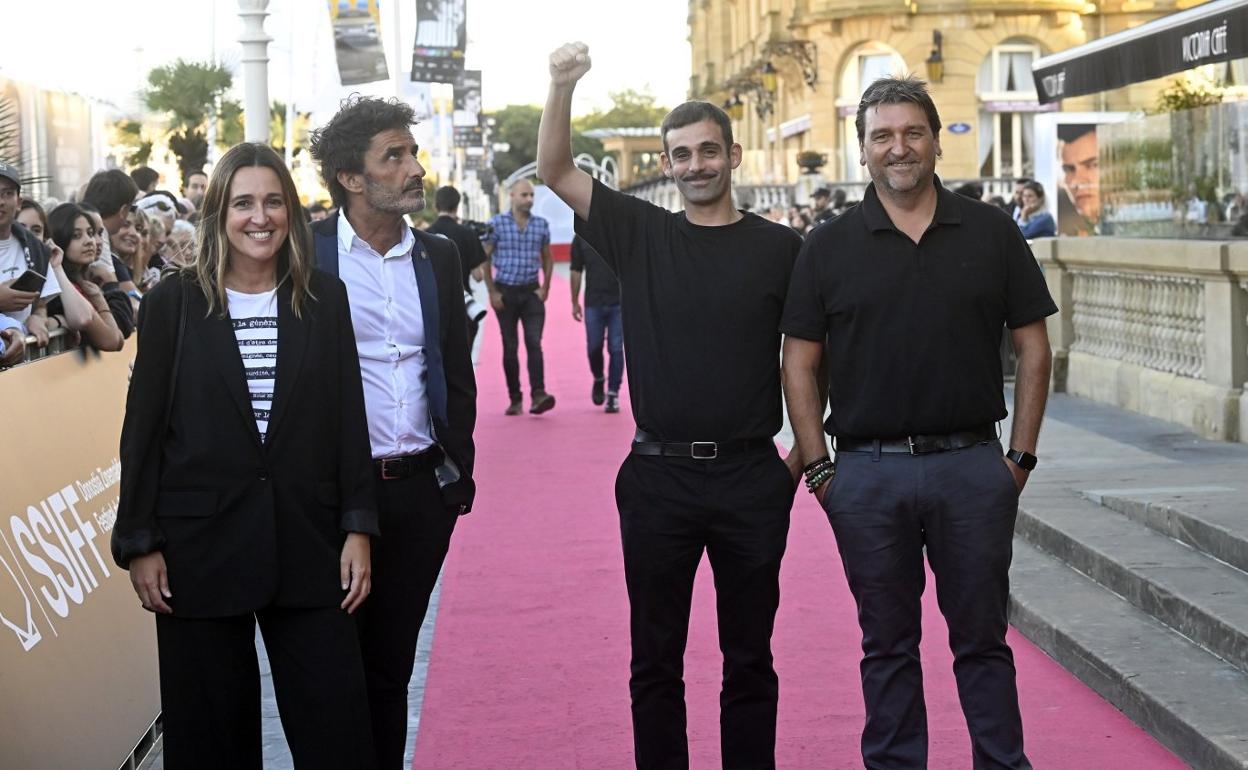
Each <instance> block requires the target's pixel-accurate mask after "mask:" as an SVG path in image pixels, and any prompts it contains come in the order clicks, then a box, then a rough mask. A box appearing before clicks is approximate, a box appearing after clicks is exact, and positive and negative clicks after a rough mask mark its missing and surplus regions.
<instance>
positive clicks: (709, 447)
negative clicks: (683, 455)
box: [689, 441, 719, 460]
mask: <svg viewBox="0 0 1248 770" xmlns="http://www.w3.org/2000/svg"><path fill="white" fill-rule="evenodd" d="M699 448H701V449H702V450H705V451H709V452H710V454H699V453H698V452H699ZM689 456H690V457H692V458H693V459H695V460H714V459H715V458H716V457H719V444H716V443H715V442H714V441H692V442H690V443H689Z"/></svg>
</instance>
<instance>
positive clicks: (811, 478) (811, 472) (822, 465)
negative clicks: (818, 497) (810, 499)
mask: <svg viewBox="0 0 1248 770" xmlns="http://www.w3.org/2000/svg"><path fill="white" fill-rule="evenodd" d="M803 475H804V476H805V477H806V491H808V492H810V493H811V494H814V493H815V490H817V489H818V488H819V487H821V486H823V483H824V482H825V481H829V480H830V479H831V478H832V477H833V476H835V475H836V463H834V462H832V460H831V458H828V457H823V458H820V459H818V460H815V461H814V462H813V463H811V464H810V465H807V466H806V468H805V470H804V471H803Z"/></svg>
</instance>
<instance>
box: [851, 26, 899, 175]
mask: <svg viewBox="0 0 1248 770" xmlns="http://www.w3.org/2000/svg"><path fill="white" fill-rule="evenodd" d="M905 74H906V62H905V60H904V59H902V58H901V54H899V53H897V52H896V51H894V50H893V49H892V48H889V47H888V46H886V45H884V44H883V43H864V44H863V45H861V46H859V47H858V48H857V49H855V50H854V52H853V53H851V54H850V55H849V57H848V58H846V60H845V68H844V69H843V70H841V90H840V98H838V99H837V100H836V107H837V114H838V115H840V116H841V151H840V152H839V153H838V155H840V158H839V162H840V171H841V176H840V178H841V179H843V180H845V181H855V182H861V181H866V180H867V179H869V175H868V174H867V170H866V169H865V168H863V167H862V166H861V165H860V164H859V163H858V156H859V154H860V153H859V151H858V129H857V127H856V126H855V125H854V120H855V118H856V117H857V113H858V102H859V100H860V99H861V98H862V92H863V91H865V90H867V86H869V85H871V84H872V83H874V82H875V81H876V80H878V79H880V78H884V77H903V76H905Z"/></svg>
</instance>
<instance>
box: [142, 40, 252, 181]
mask: <svg viewBox="0 0 1248 770" xmlns="http://www.w3.org/2000/svg"><path fill="white" fill-rule="evenodd" d="M147 83H148V87H147V90H146V91H145V92H144V94H143V101H144V103H145V104H146V105H147V107H148V109H150V110H153V111H155V112H163V113H165V114H166V115H168V117H169V128H170V131H171V133H170V136H169V149H171V150H173V153H174V154H175V155H177V156H178V166H179V167H180V168H181V169H182V173H183V176H185V174H186V172H187V170H198V169H200V168H202V167H203V166H204V165H205V164H206V163H207V162H208V142H207V140H206V139H205V138H204V134H205V129H206V127H207V124H208V117H209V115H211V114H212V113H213V107H214V105H215V104H216V103H217V100H218V99H219V98H220V97H221V96H223V95H224V94H225V93H226V92H227V91H229V89H230V86H231V85H233V83H234V78H233V76H232V75H231V74H230V71H229V70H227V69H226V68H225V67H223V66H222V65H220V64H214V63H210V62H191V61H186V60H185V59H178V60H177V61H175V62H173V63H172V64H167V65H165V66H163V67H157V68H156V69H154V70H152V71H151V72H150V73H148V76H147ZM183 181H184V182H185V179H183Z"/></svg>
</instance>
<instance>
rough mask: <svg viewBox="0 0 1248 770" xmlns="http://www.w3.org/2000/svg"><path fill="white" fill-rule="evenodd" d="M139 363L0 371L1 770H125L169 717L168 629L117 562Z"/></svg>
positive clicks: (75, 358) (122, 356)
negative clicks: (129, 414) (133, 382)
mask: <svg viewBox="0 0 1248 770" xmlns="http://www.w3.org/2000/svg"><path fill="white" fill-rule="evenodd" d="M134 344H135V343H134V340H133V339H132V340H131V341H130V343H129V344H128V345H127V351H129V354H127V353H105V354H103V356H94V357H88V358H85V359H84V357H83V356H82V355H80V354H78V353H64V354H61V355H57V356H53V357H51V358H47V359H44V360H41V361H36V362H34V363H31V364H26V365H24V366H21V367H18V368H16V369H12V370H10V371H6V372H3V373H0V403H5V404H18V405H24V408H15V409H9V410H7V411H6V412H5V435H6V436H7V437H8V438H9V440H7V441H5V442H4V444H3V448H2V449H0V458H3V460H4V462H3V465H4V467H5V468H7V469H9V471H8V472H7V473H6V474H5V478H4V485H3V487H2V491H0V682H3V683H4V684H3V689H2V692H3V696H0V767H5V768H10V767H12V768H18V767H32V768H33V767H101V768H111V767H120V766H121V765H122V764H123V762H124V761H125V760H127V758H128V757H129V756H130V754H131V752H133V750H134V748H135V746H136V745H137V744H138V742H139V741H140V739H141V738H142V737H143V736H144V734H145V733H146V732H147V730H148V728H149V727H150V726H151V725H152V722H153V721H155V719H156V717H157V716H158V715H159V714H160V690H159V684H158V669H157V661H156V624H155V622H154V620H153V618H152V615H151V614H150V613H148V612H146V611H145V610H143V608H142V607H141V606H140V605H139V600H138V597H136V596H135V594H134V589H133V588H131V586H130V577H129V574H128V573H127V572H125V571H124V570H122V569H120V568H118V567H117V566H116V565H115V564H113V559H112V557H111V556H110V555H109V537H110V535H111V533H112V529H113V524H114V522H115V521H116V518H117V500H118V494H119V491H120V486H119V483H120V475H121V463H120V461H119V459H118V456H117V446H118V443H119V437H120V436H121V420H122V416H123V414H124V413H125V405H126V387H127V381H128V380H127V378H128V374H129V370H128V367H127V364H128V363H129V362H130V361H132V360H133V359H134V356H133V350H134Z"/></svg>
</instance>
